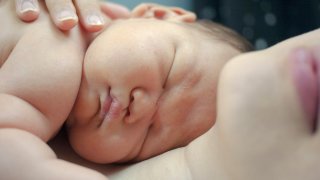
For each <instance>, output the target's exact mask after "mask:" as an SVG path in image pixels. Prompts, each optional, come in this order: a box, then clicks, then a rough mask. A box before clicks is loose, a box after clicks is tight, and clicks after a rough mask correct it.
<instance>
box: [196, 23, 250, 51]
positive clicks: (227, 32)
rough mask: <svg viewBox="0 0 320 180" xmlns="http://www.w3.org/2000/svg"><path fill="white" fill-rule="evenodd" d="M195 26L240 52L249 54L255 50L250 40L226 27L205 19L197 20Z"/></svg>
mask: <svg viewBox="0 0 320 180" xmlns="http://www.w3.org/2000/svg"><path fill="white" fill-rule="evenodd" d="M194 24H195V26H196V28H198V29H200V30H202V31H203V32H205V33H207V34H208V35H209V37H213V38H214V39H216V40H220V41H223V42H226V43H228V44H230V45H231V46H232V47H234V48H236V49H237V50H239V51H240V52H248V51H252V50H253V46H252V45H251V43H250V42H249V41H248V40H246V39H245V38H244V37H243V36H241V35H240V34H239V33H237V32H236V31H234V30H232V29H230V28H228V27H226V26H223V25H221V24H219V23H215V22H212V21H210V20H205V19H202V20H197V21H196V22H195V23H194Z"/></svg>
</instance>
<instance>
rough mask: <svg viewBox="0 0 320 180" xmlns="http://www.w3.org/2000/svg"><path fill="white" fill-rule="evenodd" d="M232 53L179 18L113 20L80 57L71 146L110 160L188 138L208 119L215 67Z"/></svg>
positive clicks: (151, 152)
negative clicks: (176, 21)
mask: <svg viewBox="0 0 320 180" xmlns="http://www.w3.org/2000/svg"><path fill="white" fill-rule="evenodd" d="M238 53H239V52H238V51H237V50H235V49H234V48H232V47H231V46H229V45H227V44H225V43H222V42H219V41H216V42H212V40H210V41H209V40H206V39H205V38H204V35H202V33H201V32H200V31H199V32H198V31H196V30H195V29H193V28H188V26H185V25H182V24H178V23H173V22H166V21H160V20H155V19H129V20H122V21H116V22H114V23H113V25H111V26H110V27H109V28H108V29H107V30H106V31H104V32H103V33H102V34H101V35H99V36H98V37H97V38H96V39H95V41H94V42H93V43H92V44H91V46H90V47H89V49H88V51H87V54H86V57H85V60H84V65H83V75H82V83H81V87H80V91H79V95H78V98H77V101H76V103H75V106H74V110H73V112H72V114H71V120H70V121H69V138H70V142H71V144H72V146H73V148H74V149H75V151H76V152H78V153H79V154H80V155H81V156H83V157H84V158H86V159H88V160H91V161H94V162H98V163H112V162H124V161H130V160H134V161H135V160H143V159H146V158H149V157H152V156H155V155H158V154H160V153H163V152H165V151H168V150H170V149H173V148H176V147H181V146H184V145H186V144H188V143H189V142H190V141H192V140H193V139H195V138H196V137H198V136H200V135H201V134H203V133H205V132H206V131H207V130H208V129H209V128H210V127H211V126H212V125H213V124H214V122H215V115H216V86H217V80H218V75H219V72H220V70H221V68H222V66H223V65H224V64H225V63H226V62H227V60H229V59H230V58H231V57H233V56H234V55H236V54H238Z"/></svg>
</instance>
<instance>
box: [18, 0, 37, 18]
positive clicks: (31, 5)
mask: <svg viewBox="0 0 320 180" xmlns="http://www.w3.org/2000/svg"><path fill="white" fill-rule="evenodd" d="M16 12H17V14H18V16H19V17H20V19H22V20H23V21H34V20H36V19H37V18H38V16H39V4H38V1H37V0H16Z"/></svg>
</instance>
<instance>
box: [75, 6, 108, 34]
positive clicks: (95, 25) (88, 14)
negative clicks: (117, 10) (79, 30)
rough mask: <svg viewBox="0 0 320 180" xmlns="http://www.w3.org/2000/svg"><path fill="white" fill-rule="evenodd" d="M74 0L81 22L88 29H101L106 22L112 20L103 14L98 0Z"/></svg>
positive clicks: (95, 30)
mask: <svg viewBox="0 0 320 180" xmlns="http://www.w3.org/2000/svg"><path fill="white" fill-rule="evenodd" d="M74 2H75V5H76V7H77V10H78V13H79V14H80V22H81V24H82V25H83V26H84V28H85V29H86V30H87V31H89V32H97V31H100V30H101V29H102V28H103V27H104V26H105V23H106V22H108V21H110V19H108V18H107V19H106V18H105V17H104V16H103V15H102V13H101V10H100V6H99V3H98V1H97V0H91V1H88V0H74Z"/></svg>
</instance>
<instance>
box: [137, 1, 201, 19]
mask: <svg viewBox="0 0 320 180" xmlns="http://www.w3.org/2000/svg"><path fill="white" fill-rule="evenodd" d="M131 16H132V17H133V18H155V19H161V20H168V21H176V22H194V21H195V20H196V15H195V14H194V13H193V12H191V11H187V10H184V9H182V8H178V7H167V6H161V5H158V4H141V5H139V6H137V7H136V8H134V9H133V11H132V12H131Z"/></svg>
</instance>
